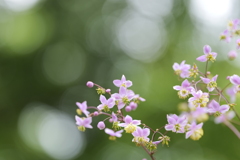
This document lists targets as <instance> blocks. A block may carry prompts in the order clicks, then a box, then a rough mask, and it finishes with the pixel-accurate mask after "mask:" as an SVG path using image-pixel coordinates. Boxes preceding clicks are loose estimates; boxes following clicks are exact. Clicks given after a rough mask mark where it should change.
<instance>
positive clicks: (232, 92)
mask: <svg viewBox="0 0 240 160" xmlns="http://www.w3.org/2000/svg"><path fill="white" fill-rule="evenodd" d="M226 93H227V95H229V97H230V101H231V103H234V102H235V101H236V94H237V90H236V87H235V86H232V87H230V88H227V90H226Z"/></svg>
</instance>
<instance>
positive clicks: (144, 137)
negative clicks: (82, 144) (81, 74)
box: [75, 75, 170, 155]
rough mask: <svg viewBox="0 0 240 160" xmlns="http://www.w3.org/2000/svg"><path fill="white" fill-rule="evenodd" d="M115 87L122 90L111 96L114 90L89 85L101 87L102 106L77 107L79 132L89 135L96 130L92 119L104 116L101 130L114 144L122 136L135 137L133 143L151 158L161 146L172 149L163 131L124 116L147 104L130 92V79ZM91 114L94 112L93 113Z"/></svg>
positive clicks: (79, 105) (83, 105) (121, 80)
mask: <svg viewBox="0 0 240 160" xmlns="http://www.w3.org/2000/svg"><path fill="white" fill-rule="evenodd" d="M113 84H114V85H115V86H116V87H118V88H119V90H118V92H117V93H111V89H105V88H103V87H101V86H100V85H98V84H95V83H93V82H91V81H88V82H87V84H86V85H87V87H89V88H92V87H94V86H96V87H97V89H96V90H97V93H98V94H100V95H99V101H100V104H99V105H97V106H96V107H95V106H87V102H86V101H84V102H82V103H80V102H77V103H76V105H77V106H78V109H77V114H78V115H79V116H81V117H79V116H76V117H75V118H76V124H77V126H78V129H79V130H80V131H85V130H86V128H93V127H92V125H91V122H92V118H93V117H96V116H99V115H104V116H106V118H105V119H103V120H101V121H99V122H98V124H97V127H98V128H99V129H100V130H104V131H105V133H106V134H107V135H109V139H110V140H116V138H120V137H122V133H123V132H124V131H125V133H128V134H131V135H132V136H133V139H132V142H134V143H136V145H137V146H142V147H143V148H144V149H145V150H146V151H147V152H148V154H149V155H152V154H153V153H154V151H155V150H156V149H157V145H158V144H160V143H162V144H163V145H164V144H166V145H168V142H169V141H170V138H169V137H168V136H166V135H164V134H163V133H161V132H160V131H159V129H156V130H153V129H151V128H150V127H148V126H146V125H145V124H142V122H141V120H135V119H133V118H132V117H131V116H130V115H124V113H125V112H124V110H125V111H126V112H130V111H133V110H136V109H137V107H138V104H139V103H140V102H143V101H145V99H144V98H142V97H140V96H139V95H138V94H135V93H134V92H133V91H132V90H130V89H129V87H131V86H132V82H131V81H130V80H126V77H125V76H124V75H123V76H122V78H121V79H120V80H119V79H117V80H114V81H113ZM90 110H93V111H92V112H90ZM107 123H109V124H107ZM107 126H108V127H107ZM161 128H163V127H161ZM151 131H152V132H153V133H152V137H151V138H149V136H150V132H151ZM157 134H158V135H159V136H158V137H156V135H157Z"/></svg>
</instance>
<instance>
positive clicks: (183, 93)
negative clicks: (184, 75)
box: [173, 79, 194, 98]
mask: <svg viewBox="0 0 240 160" xmlns="http://www.w3.org/2000/svg"><path fill="white" fill-rule="evenodd" d="M173 89H175V90H177V91H179V92H178V96H179V98H186V97H188V95H189V93H190V92H191V91H192V90H193V89H194V88H193V87H192V86H191V83H189V81H188V80H187V79H185V80H184V81H183V82H182V85H181V86H178V85H177V86H173Z"/></svg>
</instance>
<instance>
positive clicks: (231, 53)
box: [228, 51, 237, 60]
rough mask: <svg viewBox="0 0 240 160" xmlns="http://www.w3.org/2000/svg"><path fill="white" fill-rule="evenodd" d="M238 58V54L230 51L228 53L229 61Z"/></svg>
mask: <svg viewBox="0 0 240 160" xmlns="http://www.w3.org/2000/svg"><path fill="white" fill-rule="evenodd" d="M236 57H237V52H236V51H230V52H229V53H228V58H229V60H234V59H235V58H236Z"/></svg>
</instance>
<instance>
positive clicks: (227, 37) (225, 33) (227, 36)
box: [220, 29, 231, 42]
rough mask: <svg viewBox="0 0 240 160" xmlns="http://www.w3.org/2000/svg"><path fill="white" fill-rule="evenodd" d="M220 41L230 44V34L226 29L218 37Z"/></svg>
mask: <svg viewBox="0 0 240 160" xmlns="http://www.w3.org/2000/svg"><path fill="white" fill-rule="evenodd" d="M220 39H221V40H225V41H226V42H230V41H231V36H230V32H229V31H228V30H227V29H226V30H225V31H223V32H222V33H221V35H220Z"/></svg>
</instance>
